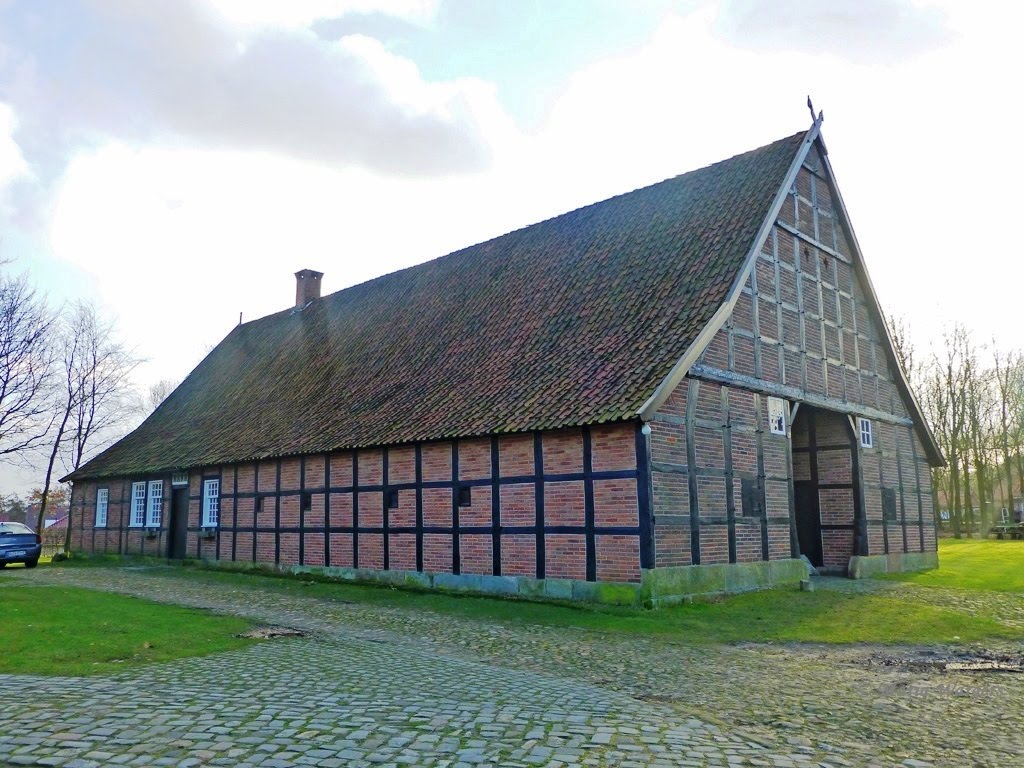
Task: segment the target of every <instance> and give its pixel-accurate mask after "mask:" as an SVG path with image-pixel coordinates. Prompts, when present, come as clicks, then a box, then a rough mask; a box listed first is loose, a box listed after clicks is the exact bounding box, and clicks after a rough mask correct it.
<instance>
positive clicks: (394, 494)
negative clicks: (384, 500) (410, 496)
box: [388, 491, 398, 509]
mask: <svg viewBox="0 0 1024 768" xmlns="http://www.w3.org/2000/svg"><path fill="white" fill-rule="evenodd" d="M388 509H398V491H388Z"/></svg>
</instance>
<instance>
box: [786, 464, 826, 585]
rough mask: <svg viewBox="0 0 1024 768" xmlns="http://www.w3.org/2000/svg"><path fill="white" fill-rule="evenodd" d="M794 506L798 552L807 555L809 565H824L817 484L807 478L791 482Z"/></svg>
mask: <svg viewBox="0 0 1024 768" xmlns="http://www.w3.org/2000/svg"><path fill="white" fill-rule="evenodd" d="M793 495H794V499H793V501H794V506H795V507H796V537H797V541H798V542H799V544H800V554H801V555H807V559H808V560H810V561H811V565H814V566H815V567H817V568H820V567H821V566H822V565H824V561H823V560H822V551H821V507H820V505H819V502H818V484H817V483H815V482H813V481H809V480H798V481H796V482H794V483H793Z"/></svg>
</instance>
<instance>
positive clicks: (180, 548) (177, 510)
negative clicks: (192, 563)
mask: <svg viewBox="0 0 1024 768" xmlns="http://www.w3.org/2000/svg"><path fill="white" fill-rule="evenodd" d="M187 546H188V488H175V489H174V490H173V491H172V492H171V536H170V544H169V545H168V548H167V549H168V551H167V557H169V558H170V559H171V560H181V559H182V558H184V557H185V549H186V547H187Z"/></svg>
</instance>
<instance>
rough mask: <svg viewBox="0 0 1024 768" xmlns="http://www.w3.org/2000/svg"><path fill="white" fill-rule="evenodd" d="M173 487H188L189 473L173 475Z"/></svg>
mask: <svg viewBox="0 0 1024 768" xmlns="http://www.w3.org/2000/svg"><path fill="white" fill-rule="evenodd" d="M171 485H174V486H182V485H188V472H175V473H174V474H173V475H171Z"/></svg>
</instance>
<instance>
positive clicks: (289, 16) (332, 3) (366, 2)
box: [209, 0, 438, 27]
mask: <svg viewBox="0 0 1024 768" xmlns="http://www.w3.org/2000/svg"><path fill="white" fill-rule="evenodd" d="M209 2H210V3H211V5H212V6H213V7H214V8H216V9H217V11H218V12H219V13H221V14H222V15H223V16H224V17H225V18H227V19H230V20H231V21H232V22H235V23H237V24H247V25H259V26H278V27H280V26H285V27H306V26H309V25H310V24H312V23H313V22H314V21H318V20H321V19H335V18H339V17H342V16H346V15H349V14H354V13H358V14H364V13H383V14H386V15H388V16H392V17H396V18H400V19H405V20H409V21H427V20H429V19H431V18H433V16H434V15H435V13H436V12H437V4H438V2H437V0H287V1H286V2H282V0H209Z"/></svg>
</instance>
